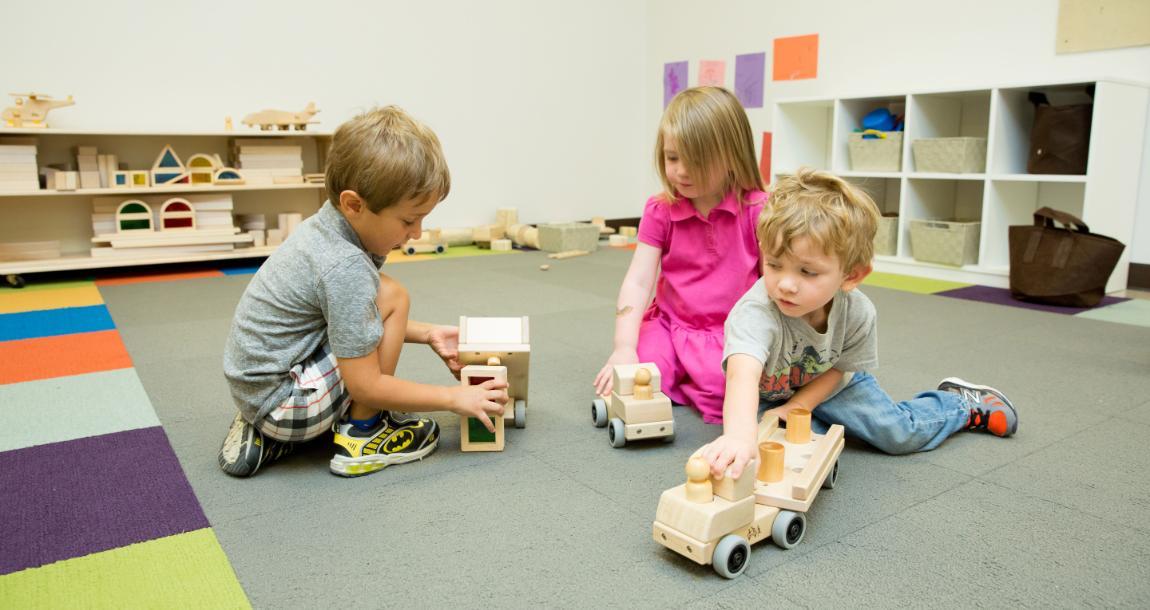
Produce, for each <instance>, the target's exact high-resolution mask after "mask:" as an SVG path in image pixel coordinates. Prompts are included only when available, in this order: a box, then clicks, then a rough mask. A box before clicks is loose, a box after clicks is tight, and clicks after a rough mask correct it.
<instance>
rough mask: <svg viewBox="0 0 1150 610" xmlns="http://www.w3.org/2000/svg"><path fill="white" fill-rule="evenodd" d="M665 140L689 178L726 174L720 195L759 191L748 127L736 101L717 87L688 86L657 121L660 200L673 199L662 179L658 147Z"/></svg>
mask: <svg viewBox="0 0 1150 610" xmlns="http://www.w3.org/2000/svg"><path fill="white" fill-rule="evenodd" d="M667 137H672V138H674V139H675V141H676V142H677V143H678V153H679V156H680V157H681V158H682V159H683V163H685V164H686V166H687V171H689V172H690V173H691V174H692V175H694V176H699V177H702V176H706V175H708V170H710V169H711V168H714V167H721V168H724V169H725V170H726V175H725V176H724V178H723V180H724V184H723V193H724V194H726V193H727V192H729V191H731V190H732V189H734V188H736V187H737V188H738V191H739V192H738V193H737V195H738V196H739V197H740V199H741V198H742V195H743V192H745V191H750V190H760V191H761V190H763V188H764V187H763V176H762V174H760V173H759V167H758V165H757V164H756V163H755V140H754V136H753V135H752V134H751V123H750V122H749V121H748V120H747V113H746V111H745V110H743V105H742V104H741V103H739V99H738V98H736V97H735V96H734V94H732V93H731V92H730V91H727V90H726V89H724V88H722V87H692V88H690V89H684V90H683V91H680V92H679V93H678V94H677V95H676V96H675V97H674V98H672V99H671V103H670V104H668V105H667V109H666V110H664V111H663V118H662V120H661V121H660V122H659V135H658V136H657V137H656V138H655V169H656V171H658V172H659V178H660V180H661V181H662V182H663V197H662V198H663V200H665V201H667V202H672V201H674V200H675V198H676V197H677V193H675V187H674V186H673V185H672V184H671V181H670V180H668V179H667V169H666V166H665V165H664V164H663V144H664V141H665V140H666V138H667Z"/></svg>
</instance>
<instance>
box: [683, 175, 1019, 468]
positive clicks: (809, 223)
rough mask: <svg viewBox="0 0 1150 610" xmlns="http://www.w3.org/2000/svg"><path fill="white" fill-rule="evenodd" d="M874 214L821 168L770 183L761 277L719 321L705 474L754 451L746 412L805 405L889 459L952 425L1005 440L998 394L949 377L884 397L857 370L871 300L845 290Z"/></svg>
mask: <svg viewBox="0 0 1150 610" xmlns="http://www.w3.org/2000/svg"><path fill="white" fill-rule="evenodd" d="M878 218H879V212H878V208H877V207H876V206H875V204H874V202H873V201H872V200H871V199H870V197H869V196H868V195H867V194H866V193H864V192H863V191H861V190H860V189H858V188H857V187H855V186H854V185H852V184H850V183H849V182H846V181H844V180H842V179H841V178H838V177H837V176H834V175H831V174H829V173H827V172H817V171H813V170H809V169H802V170H799V172H798V173H797V174H795V175H793V176H788V177H785V178H782V179H780V180H779V182H778V184H777V185H776V186H775V188H774V189H773V191H772V192H771V196H770V199H769V200H768V202H767V205H766V206H765V207H764V208H763V212H762V214H761V215H760V217H759V223H758V226H757V228H756V233H757V236H758V239H759V248H760V250H761V252H762V258H763V277H762V278H760V279H759V281H757V282H755V284H754V285H753V286H751V288H750V290H748V291H747V293H746V294H745V295H743V297H742V298H741V299H739V301H738V302H737V303H736V304H735V306H734V308H733V309H732V310H731V313H730V314H729V315H728V316H727V323H726V327H725V336H726V339H725V344H724V349H723V366H724V368H725V370H726V375H727V395H726V399H725V401H724V403H723V434H722V436H720V437H719V438H718V439H716V440H715V441H714V442H712V443H710V444H708V445H706V446H705V447H703V449H702V455H703V458H704V459H706V460H707V462H708V463H709V464H710V465H711V474H712V475H713V476H714V477H716V478H722V476H723V474H724V471H725V470H726V468H727V467H728V466H730V467H731V471H730V474H731V475H732V476H734V477H738V476H739V475H740V474H741V473H742V471H743V469H744V468H745V467H746V465H747V463H748V462H749V461H750V460H752V459H755V458H756V457H757V456H758V451H757V447H756V442H757V439H756V438H755V435H756V432H757V428H758V427H757V425H756V415H757V412H758V411H760V410H763V411H764V413H763V415H764V416H771V415H774V416H777V417H778V418H779V419H780V420H781V421H784V422H785V421H786V419H787V414H788V413H789V412H791V411H793V410H796V409H803V410H806V411H809V412H810V414H811V425H812V428H814V429H815V430H816V431H820V432H825V430H826V428H827V427H829V426H830V425H832V424H840V425H842V426H843V428H844V429H845V431H846V434H847V436H855V437H858V438H860V439H862V440H864V441H866V442H867V443H870V444H871V445H873V446H874V447H876V448H878V449H880V450H882V451H885V452H887V453H891V454H902V453H912V452H915V451H929V450H931V449H934V448H935V447H937V446H938V445H939V444H940V443H942V441H943V440H945V439H946V438H947V437H948V436H950V435H951V434H954V433H955V432H958V431H960V430H965V429H971V430H984V431H987V432H990V433H992V434H995V435H997V436H1010V435H1011V434H1013V433H1014V431H1015V430H1016V429H1017V426H1018V416H1017V414H1016V413H1015V411H1014V407H1013V406H1012V405H1011V404H1010V401H1009V400H1007V398H1006V396H1004V395H1003V394H1002V393H1001V392H999V391H998V390H995V389H994V388H990V387H987V386H981V385H975V384H972V383H968V382H966V381H963V380H961V379H958V378H955V377H951V378H947V379H944V380H943V381H942V382H941V383H940V384H939V385H938V388H937V389H936V390H932V391H929V392H923V393H921V394H919V395H918V396H916V397H914V398H913V399H911V400H907V401H903V402H895V401H894V400H892V399H891V398H890V396H888V395H887V394H886V392H884V391H883V390H882V388H880V387H879V385H878V382H877V381H876V380H875V378H874V377H872V376H871V375H870V374H869V373H868V372H867V371H868V370H869V369H873V368H874V367H876V366H877V365H878V354H877V330H876V320H877V318H876V315H875V308H874V305H873V304H872V303H871V301H870V299H868V298H867V297H866V296H864V295H863V294H862V293H861V292H859V291H858V290H857V287H858V285H859V284H860V283H862V281H863V280H864V279H865V278H866V276H867V275H868V274H870V272H871V259H872V258H873V255H874V247H873V240H874V235H875V230H876V227H877V224H878Z"/></svg>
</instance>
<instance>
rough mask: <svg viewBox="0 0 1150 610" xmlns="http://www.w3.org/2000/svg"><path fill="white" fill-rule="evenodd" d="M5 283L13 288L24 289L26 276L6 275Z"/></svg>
mask: <svg viewBox="0 0 1150 610" xmlns="http://www.w3.org/2000/svg"><path fill="white" fill-rule="evenodd" d="M4 282H5V283H7V284H8V285H9V286H11V287H12V288H23V287H24V276H22V275H16V274H11V275H6V276H4Z"/></svg>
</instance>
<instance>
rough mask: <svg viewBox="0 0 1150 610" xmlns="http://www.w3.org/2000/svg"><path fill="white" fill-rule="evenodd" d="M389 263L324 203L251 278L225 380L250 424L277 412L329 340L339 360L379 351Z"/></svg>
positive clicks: (235, 320)
mask: <svg viewBox="0 0 1150 610" xmlns="http://www.w3.org/2000/svg"><path fill="white" fill-rule="evenodd" d="M385 260H386V257H379V256H375V255H372V254H370V253H368V252H367V251H366V250H364V249H363V244H362V243H361V242H360V241H359V237H357V236H356V234H355V231H354V230H352V228H351V225H350V224H349V223H348V222H347V219H345V218H344V217H343V214H342V213H341V212H340V211H339V210H337V209H336V208H335V207H334V206H332V204H331V202H326V203H324V205H323V207H322V208H320V210H319V212H317V213H316V214H314V215H312V216H311V217H310V218H308V219H307V220H305V221H303V223H301V224H300V225H299V227H298V228H297V229H296V230H295V231H294V232H293V233H292V234H291V236H290V237H289V238H288V239H287V240H286V241H284V243H283V245H281V246H280V247H279V248H277V249H276V251H275V252H274V253H273V254H272V255H271V256H270V257H268V259H267V261H266V262H265V263H264V264H263V266H261V267H260V270H259V271H258V272H257V273H256V274H255V276H254V277H252V280H251V283H249V284H248V287H247V290H245V291H244V294H243V296H242V297H240V302H239V304H238V305H236V313H235V317H234V318H233V319H232V330H231V334H229V335H228V342H227V345H226V346H225V348H224V376H226V377H227V379H228V384H229V385H230V386H231V391H232V397H233V398H234V399H235V401H236V405H237V406H238V407H239V408H240V411H241V412H242V413H243V414H244V417H245V419H247V420H248V421H255V420H256V419H257V418H261V417H263V416H265V415H267V413H268V412H270V411H271V410H272V409H274V408H275V407H277V406H279V405H280V404H281V403H282V402H283V401H284V400H285V399H286V398H287V396H288V394H289V393H290V391H291V386H292V380H291V377H290V376H289V374H288V372H289V371H290V370H291V368H292V365H295V364H298V363H301V362H303V361H304V360H306V359H307V358H308V357H309V356H310V355H311V354H313V353H314V352H315V351H316V349H317V348H319V346H320V345H321V344H322V343H323V342H324V341H327V342H328V343H330V344H331V351H332V354H334V355H335V357H336V358H358V357H361V356H364V355H367V354H368V353H370V352H372V351H373V350H375V348H376V346H378V345H379V341H380V339H381V338H382V337H383V324H382V322H381V320H380V317H379V308H378V307H377V306H376V303H375V299H376V295H377V294H378V292H379V268H380V266H381V265H383V262H384V261H385Z"/></svg>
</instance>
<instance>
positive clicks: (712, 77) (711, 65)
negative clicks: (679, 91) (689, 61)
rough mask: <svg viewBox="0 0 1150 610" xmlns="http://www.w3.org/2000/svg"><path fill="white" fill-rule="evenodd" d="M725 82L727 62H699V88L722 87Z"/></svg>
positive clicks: (703, 60) (707, 60) (705, 60)
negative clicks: (708, 86) (706, 86)
mask: <svg viewBox="0 0 1150 610" xmlns="http://www.w3.org/2000/svg"><path fill="white" fill-rule="evenodd" d="M726 80H727V62H725V61H723V60H721V59H720V60H709V59H701V60H699V86H700V87H702V86H704V85H714V86H716V87H722V86H723V83H724V81H726Z"/></svg>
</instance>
